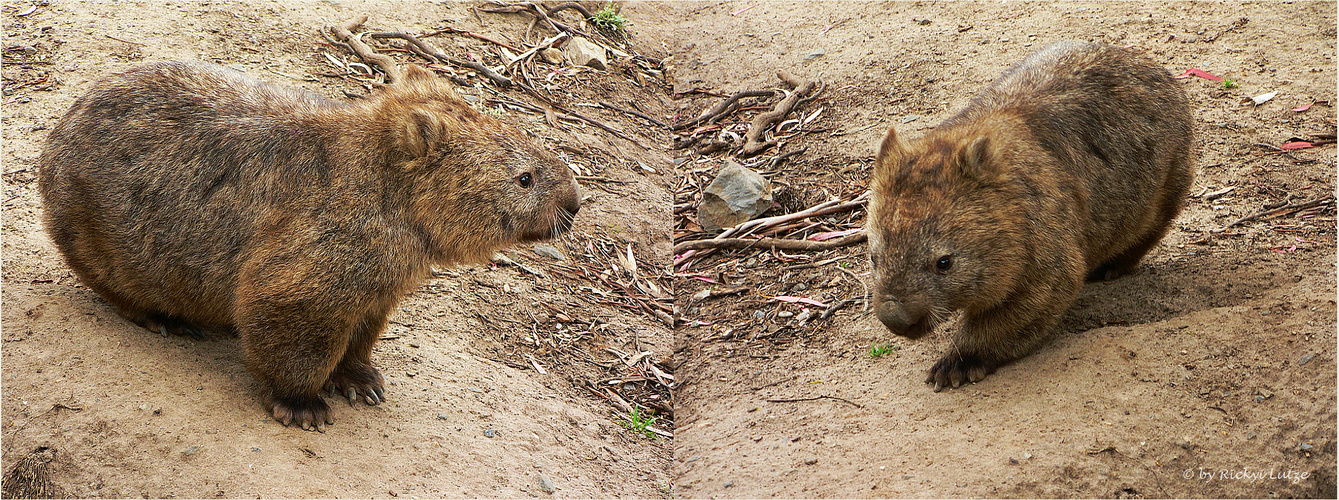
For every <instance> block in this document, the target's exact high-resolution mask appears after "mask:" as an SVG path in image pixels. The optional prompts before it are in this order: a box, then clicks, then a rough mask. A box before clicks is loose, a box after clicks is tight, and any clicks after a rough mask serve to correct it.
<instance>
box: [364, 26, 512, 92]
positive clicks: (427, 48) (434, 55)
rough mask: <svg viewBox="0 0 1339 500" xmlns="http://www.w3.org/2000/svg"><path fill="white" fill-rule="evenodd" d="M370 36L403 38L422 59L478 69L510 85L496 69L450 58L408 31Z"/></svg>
mask: <svg viewBox="0 0 1339 500" xmlns="http://www.w3.org/2000/svg"><path fill="white" fill-rule="evenodd" d="M370 36H371V37H372V38H376V39H386V38H398V39H400V40H404V41H406V42H409V44H410V49H411V50H414V51H415V52H416V53H417V54H418V55H419V56H420V57H422V58H424V59H428V60H437V61H439V62H442V63H445V64H450V65H453V66H462V67H466V68H470V69H472V70H475V71H478V72H479V74H482V75H484V76H486V77H488V79H489V80H492V81H493V83H496V84H498V86H500V87H510V86H511V79H510V78H507V77H505V76H502V75H499V74H498V73H497V72H496V71H493V70H492V68H489V67H488V66H484V65H483V64H480V63H477V62H474V61H461V60H458V59H452V58H451V57H450V56H448V55H446V54H445V53H443V52H442V51H441V50H438V49H437V48H436V47H433V46H431V45H428V44H426V43H423V41H422V40H419V39H418V37H416V36H414V35H410V34H408V33H372V34H371V35H370ZM382 57H385V56H382Z"/></svg>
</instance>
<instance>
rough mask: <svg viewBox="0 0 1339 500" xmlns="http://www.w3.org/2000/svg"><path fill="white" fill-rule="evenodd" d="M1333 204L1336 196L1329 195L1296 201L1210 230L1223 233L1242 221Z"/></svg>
mask: <svg viewBox="0 0 1339 500" xmlns="http://www.w3.org/2000/svg"><path fill="white" fill-rule="evenodd" d="M1333 204H1334V196H1327V197H1325V198H1322V199H1319V200H1311V201H1307V202H1302V203H1294V204H1292V205H1288V206H1283V207H1279V208H1272V209H1269V210H1265V211H1262V212H1257V213H1253V214H1251V215H1247V216H1245V217H1242V218H1240V219H1237V220H1235V221H1232V223H1230V224H1228V225H1226V226H1223V227H1222V229H1211V230H1209V232H1211V233H1221V232H1224V231H1227V230H1228V229H1231V228H1232V227H1233V226H1236V225H1238V224H1242V223H1245V222H1250V221H1253V220H1255V219H1260V218H1267V217H1273V216H1276V215H1283V214H1287V213H1292V212H1296V211H1299V210H1306V209H1308V208H1314V207H1319V206H1323V205H1333Z"/></svg>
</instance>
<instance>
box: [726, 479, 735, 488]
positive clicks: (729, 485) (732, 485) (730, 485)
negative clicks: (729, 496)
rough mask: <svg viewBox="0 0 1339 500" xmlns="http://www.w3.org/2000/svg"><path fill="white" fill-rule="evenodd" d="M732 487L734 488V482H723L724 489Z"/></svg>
mask: <svg viewBox="0 0 1339 500" xmlns="http://www.w3.org/2000/svg"><path fill="white" fill-rule="evenodd" d="M734 486H735V482H734V481H726V482H725V487H726V488H733V487H734Z"/></svg>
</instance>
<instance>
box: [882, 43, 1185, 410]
mask: <svg viewBox="0 0 1339 500" xmlns="http://www.w3.org/2000/svg"><path fill="white" fill-rule="evenodd" d="M1192 135H1193V131H1192V123H1191V116H1190V109H1189V105H1188V103H1187V100H1186V97H1185V94H1184V92H1182V90H1181V89H1180V88H1179V87H1177V86H1176V85H1175V83H1174V81H1173V80H1172V78H1171V75H1169V74H1168V73H1167V71H1166V70H1164V69H1163V68H1161V67H1158V66H1157V65H1156V64H1154V63H1152V62H1151V61H1148V60H1147V59H1145V58H1143V57H1139V56H1136V55H1135V54H1133V53H1131V52H1129V51H1127V50H1123V49H1118V48H1114V47H1108V46H1103V45H1095V44H1086V43H1057V44H1054V45H1051V46H1049V47H1047V48H1045V49H1042V50H1040V51H1038V52H1036V53H1035V54H1033V55H1031V56H1029V57H1028V58H1027V59H1025V60H1023V62H1021V63H1019V64H1018V65H1016V66H1014V67H1013V68H1011V69H1009V70H1008V71H1006V72H1005V73H1004V75H1003V76H1001V77H1000V78H999V79H998V80H996V81H995V82H994V83H993V84H992V85H991V86H990V87H988V88H987V89H986V90H985V91H984V92H982V93H981V94H980V95H979V96H977V97H976V98H975V100H973V102H972V103H971V104H970V105H968V107H967V109H964V110H963V111H962V112H960V113H958V114H957V115H955V116H953V117H951V118H949V119H948V120H946V121H944V123H942V124H940V125H939V126H937V127H935V128H934V129H933V130H931V131H930V132H929V133H927V134H926V135H925V137H923V138H921V139H919V140H917V141H914V142H910V143H903V142H902V141H901V140H899V139H898V137H897V134H896V133H895V132H894V131H893V130H889V131H888V135H887V137H885V138H884V140H883V144H882V146H881V148H880V151H879V160H878V165H877V166H876V168H875V172H874V179H873V186H872V191H873V193H872V198H871V202H870V206H869V219H868V231H869V241H870V248H869V254H870V258H871V261H872V264H873V268H874V280H875V287H876V292H875V299H874V301H875V304H876V311H875V312H876V315H877V316H878V318H879V320H880V321H881V322H883V324H884V325H885V326H887V327H888V329H889V330H892V331H893V333H896V334H898V335H903V336H906V337H909V338H913V339H914V338H917V337H920V336H922V335H924V334H926V333H927V332H930V331H931V330H933V329H934V328H935V326H936V325H937V324H939V323H940V322H942V321H944V320H945V319H946V318H948V317H949V315H950V313H951V312H953V311H955V310H962V311H963V312H964V321H963V324H962V328H961V329H960V330H959V331H958V332H957V336H956V337H955V338H954V340H953V341H952V342H951V345H952V348H951V351H950V352H949V353H947V354H945V355H944V356H943V357H942V358H941V359H940V360H939V362H937V363H935V365H934V366H933V367H932V368H931V369H930V373H929V377H928V378H927V379H926V382H927V383H932V384H934V390H935V391H939V390H940V389H942V388H943V387H946V386H950V385H951V386H953V387H957V386H959V385H961V384H962V383H963V382H964V381H968V380H970V381H973V382H975V381H979V380H981V379H982V378H983V377H985V376H986V375H988V374H990V373H991V372H992V371H994V369H995V368H996V367H997V366H999V365H1001V364H1003V363H1005V362H1008V361H1010V360H1012V359H1015V358H1017V357H1019V356H1022V355H1024V354H1027V353H1028V352H1030V351H1031V350H1032V349H1033V348H1034V347H1035V346H1036V345H1037V344H1038V343H1039V342H1040V341H1041V340H1042V339H1043V338H1045V336H1046V335H1047V333H1048V332H1049V331H1050V330H1051V328H1052V327H1053V326H1054V324H1055V323H1056V320H1057V318H1059V316H1060V315H1061V314H1062V313H1064V311H1065V310H1066V309H1067V308H1068V307H1069V305H1070V303H1071V302H1073V299H1074V297H1075V295H1076V294H1077V293H1078V291H1079V289H1080V288H1081V287H1082V285H1083V282H1084V278H1085V276H1087V277H1089V278H1090V279H1102V278H1104V277H1110V276H1114V275H1117V274H1121V273H1125V272H1128V271H1130V270H1131V269H1132V268H1134V266H1135V265H1136V264H1137V263H1138V262H1139V259H1140V258H1141V257H1143V256H1144V254H1145V253H1147V252H1148V251H1149V250H1150V249H1151V248H1153V247H1154V246H1155V245H1156V244H1157V243H1158V240H1160V239H1161V238H1162V236H1163V234H1164V233H1166V232H1167V228H1168V226H1170V225H1171V222H1172V219H1174V218H1175V217H1176V215H1177V213H1178V212H1180V210H1181V206H1182V203H1183V201H1184V199H1185V195H1186V191H1187V190H1188V189H1189V187H1190V183H1191V180H1192V178H1193V175H1194V174H1193V171H1192V165H1191V139H1192Z"/></svg>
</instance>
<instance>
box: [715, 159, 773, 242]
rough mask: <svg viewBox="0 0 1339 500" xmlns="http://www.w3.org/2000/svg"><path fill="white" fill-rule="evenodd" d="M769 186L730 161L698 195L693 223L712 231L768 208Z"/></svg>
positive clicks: (770, 195) (750, 171)
mask: <svg viewBox="0 0 1339 500" xmlns="http://www.w3.org/2000/svg"><path fill="white" fill-rule="evenodd" d="M772 205H773V203H772V183H771V182H769V181H768V180H767V179H766V178H764V177H763V176H762V175H761V174H759V173H757V172H754V171H752V170H749V169H747V168H744V167H742V166H740V165H739V164H738V163H735V162H733V161H730V160H726V161H725V166H724V167H721V171H720V173H719V174H717V175H716V179H714V180H712V181H711V185H710V186H707V190H706V191H705V192H703V193H702V203H701V204H699V205H698V207H697V221H698V223H699V224H701V225H702V229H704V230H707V231H715V230H718V229H721V228H725V227H731V226H735V225H737V224H739V223H741V222H744V221H747V220H749V219H752V218H754V217H757V216H758V214H761V213H763V212H766V211H767V209H769V208H772Z"/></svg>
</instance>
